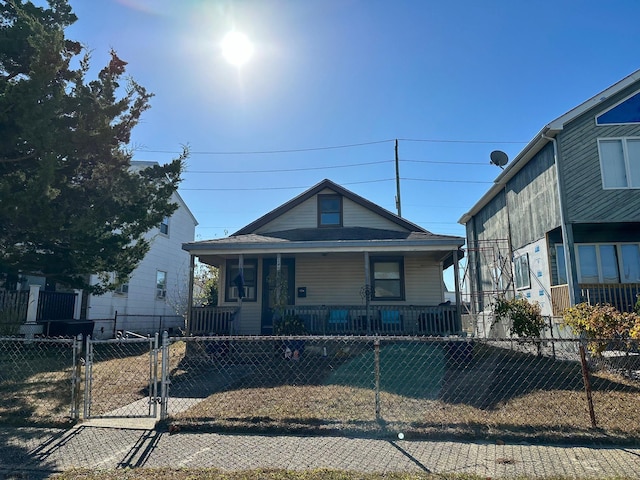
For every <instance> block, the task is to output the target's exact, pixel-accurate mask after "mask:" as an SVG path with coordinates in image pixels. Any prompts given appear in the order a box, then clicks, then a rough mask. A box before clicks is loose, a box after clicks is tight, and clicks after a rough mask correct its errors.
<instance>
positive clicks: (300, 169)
mask: <svg viewBox="0 0 640 480" xmlns="http://www.w3.org/2000/svg"><path fill="white" fill-rule="evenodd" d="M392 162H393V160H380V161H377V162H363V163H348V164H345V165H328V166H323V167H304V168H282V169H273V170H221V171H215V170H186V172H185V173H198V174H201V173H215V174H226V173H233V174H244V173H281V172H303V171H308V170H329V169H332V168H349V167H361V166H364V165H378V164H381V163H392Z"/></svg>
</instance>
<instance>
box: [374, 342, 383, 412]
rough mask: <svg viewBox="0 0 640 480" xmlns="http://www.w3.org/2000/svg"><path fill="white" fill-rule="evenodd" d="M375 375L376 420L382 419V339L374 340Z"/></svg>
mask: <svg viewBox="0 0 640 480" xmlns="http://www.w3.org/2000/svg"><path fill="white" fill-rule="evenodd" d="M373 351H374V362H375V377H376V380H375V382H376V420H377V421H380V418H381V417H380V339H379V338H376V339H375V340H374V341H373Z"/></svg>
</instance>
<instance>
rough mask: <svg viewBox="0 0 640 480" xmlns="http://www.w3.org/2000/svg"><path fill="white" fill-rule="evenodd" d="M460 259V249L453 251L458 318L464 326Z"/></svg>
mask: <svg viewBox="0 0 640 480" xmlns="http://www.w3.org/2000/svg"><path fill="white" fill-rule="evenodd" d="M459 261H460V259H459V258H458V249H457V248H456V249H455V250H454V251H453V280H454V282H455V289H456V316H457V317H458V320H459V321H460V326H462V297H461V295H460V265H459Z"/></svg>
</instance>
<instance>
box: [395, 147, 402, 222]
mask: <svg viewBox="0 0 640 480" xmlns="http://www.w3.org/2000/svg"><path fill="white" fill-rule="evenodd" d="M396 208H397V209H398V216H399V217H401V216H402V204H401V202H400V160H399V158H398V139H397V138H396Z"/></svg>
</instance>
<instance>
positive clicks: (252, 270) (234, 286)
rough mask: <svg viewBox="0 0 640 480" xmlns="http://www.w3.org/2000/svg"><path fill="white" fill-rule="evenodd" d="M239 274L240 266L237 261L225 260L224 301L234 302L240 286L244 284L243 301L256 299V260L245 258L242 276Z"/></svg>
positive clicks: (236, 299) (237, 296)
mask: <svg viewBox="0 0 640 480" xmlns="http://www.w3.org/2000/svg"><path fill="white" fill-rule="evenodd" d="M239 275H240V266H239V263H238V262H237V261H233V260H227V268H226V281H225V284H226V288H225V301H227V302H235V301H238V298H239V293H240V289H239V288H240V287H241V286H244V288H243V291H244V294H243V297H242V301H243V302H255V301H256V299H257V295H256V294H257V290H258V289H257V288H256V286H257V279H258V261H257V260H245V261H244V268H243V270H242V277H239Z"/></svg>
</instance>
